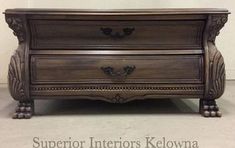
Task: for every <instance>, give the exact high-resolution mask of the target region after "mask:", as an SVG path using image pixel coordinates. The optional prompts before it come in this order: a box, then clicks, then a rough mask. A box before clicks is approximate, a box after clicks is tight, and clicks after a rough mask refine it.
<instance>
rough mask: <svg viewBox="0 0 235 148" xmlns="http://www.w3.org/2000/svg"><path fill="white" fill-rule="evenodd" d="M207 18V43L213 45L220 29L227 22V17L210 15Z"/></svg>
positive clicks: (224, 15)
mask: <svg viewBox="0 0 235 148" xmlns="http://www.w3.org/2000/svg"><path fill="white" fill-rule="evenodd" d="M209 17H210V19H209V21H210V25H209V36H208V41H211V42H212V43H215V38H216V36H218V35H219V33H220V29H221V28H223V26H224V24H225V23H226V22H227V21H228V15H227V14H223V15H221V14H220V15H210V16H209Z"/></svg>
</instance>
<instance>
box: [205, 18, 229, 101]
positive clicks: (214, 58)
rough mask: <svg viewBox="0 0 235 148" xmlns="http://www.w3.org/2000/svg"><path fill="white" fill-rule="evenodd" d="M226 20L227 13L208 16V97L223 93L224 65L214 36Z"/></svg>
mask: <svg viewBox="0 0 235 148" xmlns="http://www.w3.org/2000/svg"><path fill="white" fill-rule="evenodd" d="M227 20H228V15H227V14H222V15H221V14H217V15H216V14H215V15H211V16H209V26H208V54H209V55H208V56H209V89H208V96H206V97H207V98H209V99H217V98H219V97H220V96H221V95H222V94H223V93H224V86H225V65H224V60H223V57H222V55H221V53H220V52H219V51H218V50H217V48H216V46H215V38H216V36H217V35H219V33H220V29H221V28H222V27H223V26H224V24H225V23H226V22H227Z"/></svg>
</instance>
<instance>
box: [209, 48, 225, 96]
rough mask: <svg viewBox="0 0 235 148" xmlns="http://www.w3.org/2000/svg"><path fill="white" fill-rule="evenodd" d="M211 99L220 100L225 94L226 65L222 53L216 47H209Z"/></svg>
mask: <svg viewBox="0 0 235 148" xmlns="http://www.w3.org/2000/svg"><path fill="white" fill-rule="evenodd" d="M209 47H210V48H209V49H210V50H209V59H210V61H209V77H210V78H209V80H210V83H209V94H208V95H209V96H208V97H209V98H210V99H216V98H219V97H220V96H221V95H222V94H223V93H224V87H225V65H224V60H223V57H222V55H221V53H220V52H219V51H218V50H217V49H216V47H215V46H214V45H211V46H209Z"/></svg>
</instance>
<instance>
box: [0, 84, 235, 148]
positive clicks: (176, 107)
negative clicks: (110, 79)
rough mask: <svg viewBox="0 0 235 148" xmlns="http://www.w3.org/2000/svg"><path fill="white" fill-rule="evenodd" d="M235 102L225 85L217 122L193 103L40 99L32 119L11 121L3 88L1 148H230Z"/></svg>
mask: <svg viewBox="0 0 235 148" xmlns="http://www.w3.org/2000/svg"><path fill="white" fill-rule="evenodd" d="M234 97H235V81H227V83H226V90H225V93H224V95H223V96H222V97H221V99H219V100H218V101H217V103H218V105H219V106H220V110H221V111H222V113H223V117H222V118H204V117H201V116H200V115H199V114H198V100H195V99H187V100H179V99H178V100H163V99H162V100H161V99H159V100H145V101H133V102H130V103H127V104H121V105H120V104H109V103H105V102H101V101H89V100H80V101H76V100H74V101H66V100H59V101H41V100H40V101H36V102H35V107H36V108H35V110H36V115H35V116H34V117H33V118H32V119H30V120H13V119H11V115H12V113H13V111H14V108H15V106H16V102H15V101H14V100H12V99H11V97H10V95H9V93H8V90H7V88H6V86H5V85H2V86H1V87H0V148H15V147H18V148H32V147H38V148H41V147H43V148H44V147H46V148H47V147H48V148H57V147H58V148H59V147H61V148H73V147H79V148H82V147H84V148H116V147H117V148H138V147H139V148H140V147H141V148H142V147H143V148H160V147H161V148H168V147H170V148H175V147H177V148H181V147H187V148H188V147H189V148H190V147H192V148H194V147H200V148H222V147H226V148H234V147H235V141H234V137H235V99H234ZM92 137H93V138H92ZM151 138H152V139H151ZM91 140H93V141H91ZM94 141H96V142H94ZM108 142H110V143H111V144H110V143H109V144H108ZM115 145H116V147H115ZM117 145H118V146H117Z"/></svg>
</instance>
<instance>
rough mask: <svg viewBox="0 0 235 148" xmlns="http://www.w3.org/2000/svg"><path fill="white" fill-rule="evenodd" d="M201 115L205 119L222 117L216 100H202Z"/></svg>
mask: <svg viewBox="0 0 235 148" xmlns="http://www.w3.org/2000/svg"><path fill="white" fill-rule="evenodd" d="M200 113H201V115H202V116H204V117H221V116H222V114H221V112H220V111H219V107H218V106H217V104H216V101H215V100H205V99H200Z"/></svg>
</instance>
